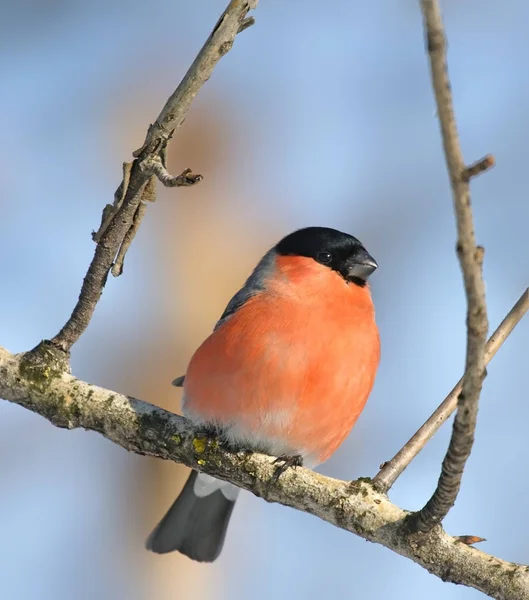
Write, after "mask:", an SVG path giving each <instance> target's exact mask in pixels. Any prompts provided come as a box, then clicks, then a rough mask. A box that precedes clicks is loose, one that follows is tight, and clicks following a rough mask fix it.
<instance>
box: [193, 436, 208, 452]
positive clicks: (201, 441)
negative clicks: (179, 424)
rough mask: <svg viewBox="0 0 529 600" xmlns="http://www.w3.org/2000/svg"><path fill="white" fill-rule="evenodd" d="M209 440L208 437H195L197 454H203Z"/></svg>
mask: <svg viewBox="0 0 529 600" xmlns="http://www.w3.org/2000/svg"><path fill="white" fill-rule="evenodd" d="M206 445H207V440H206V438H194V439H193V448H194V449H195V452H196V453H197V454H203V453H204V452H205V451H206Z"/></svg>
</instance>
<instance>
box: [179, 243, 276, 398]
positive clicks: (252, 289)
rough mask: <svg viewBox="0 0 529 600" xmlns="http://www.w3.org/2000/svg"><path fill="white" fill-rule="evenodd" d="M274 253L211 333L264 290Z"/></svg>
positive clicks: (182, 382) (258, 268)
mask: <svg viewBox="0 0 529 600" xmlns="http://www.w3.org/2000/svg"><path fill="white" fill-rule="evenodd" d="M275 257H276V252H275V249H274V248H272V250H269V251H268V252H267V253H266V254H265V255H264V256H263V258H262V259H261V260H260V261H259V262H258V264H257V266H256V267H255V269H254V270H253V272H252V274H251V275H250V277H248V279H247V280H246V282H245V284H244V285H243V286H242V288H241V289H240V290H239V291H238V292H237V293H236V294H235V296H233V298H232V299H231V300H230V301H229V302H228V305H227V306H226V308H225V309H224V312H223V313H222V315H221V317H220V319H219V320H218V321H217V323H216V325H215V327H214V328H213V331H216V330H217V329H218V328H219V327H220V326H221V325H222V324H223V323H224V322H225V321H226V320H227V319H229V318H230V317H231V316H232V315H233V314H235V313H236V312H237V311H238V310H239V308H241V306H243V305H244V304H246V302H247V301H248V300H249V299H250V298H251V297H252V296H255V294H258V293H259V292H262V291H263V290H264V289H265V288H266V284H265V281H266V278H267V276H268V275H269V274H270V273H271V272H272V271H273V269H274V263H275ZM184 380H185V375H181V376H180V377H177V378H176V379H175V380H174V381H173V385H174V386H175V387H183V385H184Z"/></svg>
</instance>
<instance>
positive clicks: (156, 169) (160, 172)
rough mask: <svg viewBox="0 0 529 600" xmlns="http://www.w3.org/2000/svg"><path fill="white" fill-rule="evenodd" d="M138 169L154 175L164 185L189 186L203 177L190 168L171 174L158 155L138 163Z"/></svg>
mask: <svg viewBox="0 0 529 600" xmlns="http://www.w3.org/2000/svg"><path fill="white" fill-rule="evenodd" d="M140 169H141V170H142V171H143V173H145V174H146V175H154V176H156V177H157V178H158V179H159V181H160V182H161V183H162V184H163V185H164V186H165V187H190V186H192V185H195V184H196V183H199V182H200V181H202V179H204V178H203V177H202V175H199V174H194V173H193V172H192V171H191V169H185V170H184V171H182V173H180V175H176V176H172V175H171V174H170V173H169V172H168V171H167V169H166V168H165V167H164V166H163V164H162V161H161V159H160V158H159V157H158V156H153V157H152V158H150V159H147V160H145V161H143V162H142V163H140Z"/></svg>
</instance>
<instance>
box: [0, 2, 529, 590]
mask: <svg viewBox="0 0 529 600" xmlns="http://www.w3.org/2000/svg"><path fill="white" fill-rule="evenodd" d="M226 3H227V2H226V0H203V1H202V2H191V1H185V0H180V1H178V0H151V1H150V2H139V1H137V0H104V1H103V0H94V1H93V2H80V1H75V0H68V1H67V0H45V1H44V0H19V1H18V2H16V3H15V2H8V1H7V0H2V1H0V8H1V12H2V21H1V22H0V69H1V80H2V93H1V95H0V129H1V131H2V143H1V144H0V256H1V257H2V259H1V260H0V281H1V286H2V293H1V294H0V344H2V345H3V346H5V347H7V348H8V349H9V350H11V351H13V352H18V351H22V350H26V349H29V348H31V347H33V346H34V345H35V344H37V343H38V342H39V341H40V340H41V339H42V338H46V337H50V336H53V335H54V334H55V333H56V332H57V331H58V330H59V328H60V327H61V326H62V325H63V324H64V322H65V320H66V318H67V317H68V315H69V314H70V311H71V309H72V307H73V305H74V303H75V301H76V299H77V295H78V292H79V289H80V284H81V281H82V278H83V276H84V274H85V272H86V269H87V266H88V264H89V261H90V260H91V258H92V254H93V250H94V246H93V242H92V241H91V238H90V232H91V231H92V229H97V227H98V225H99V222H100V215H101V210H102V208H103V206H104V205H105V204H106V203H108V202H111V201H112V195H113V193H114V190H115V188H116V187H117V185H118V183H119V181H120V178H121V163H122V162H123V161H124V160H129V159H130V156H131V152H132V151H133V150H135V149H136V148H138V147H139V146H140V145H141V144H142V143H143V140H144V136H145V132H146V128H147V126H148V125H149V123H151V122H152V121H153V120H154V119H155V118H156V116H157V114H158V112H159V110H160V109H161V107H162V105H163V104H164V102H165V100H166V98H167V97H168V95H169V94H170V93H171V91H172V90H173V89H174V87H175V86H176V85H177V84H178V82H179V81H180V79H181V78H182V76H183V75H184V73H185V71H186V69H187V67H188V66H189V65H190V64H191V62H192V60H193V59H194V57H195V55H196V53H197V52H198V50H199V49H200V47H201V46H202V44H203V43H204V41H205V39H206V37H207V35H208V34H209V33H210V30H211V29H212V27H213V25H214V24H215V22H216V20H217V18H218V16H219V14H220V13H221V12H222V10H223V9H224V7H225V4H226ZM443 9H444V12H445V20H446V26H447V30H448V35H449V42H450V46H449V64H450V74H451V78H452V84H453V90H454V97H455V104H456V112H457V117H458V122H459V127H460V132H461V140H462V144H463V149H464V153H465V157H466V160H467V162H469V163H470V162H472V161H474V160H476V159H478V158H480V157H481V156H483V155H484V154H486V153H487V152H492V153H493V154H494V155H495V157H496V160H497V166H496V167H495V168H494V169H493V170H492V171H491V172H490V173H488V174H486V175H483V176H481V177H479V178H478V179H476V180H475V181H474V182H473V185H472V192H473V199H474V208H475V218H476V226H477V235H478V240H479V243H481V244H483V245H484V246H485V247H486V250H487V253H486V260H485V276H486V281H487V291H488V305H489V309H490V323H491V328H495V327H496V326H497V324H498V323H499V322H500V320H501V319H502V318H503V316H504V314H505V313H506V312H507V311H508V310H509V309H510V307H511V305H512V304H513V303H514V302H515V301H516V299H517V298H518V296H519V295H520V293H521V292H522V290H523V288H524V287H525V286H526V285H527V273H528V270H529V252H528V246H527V223H528V222H529V204H528V202H527V178H526V176H525V171H526V151H527V150H526V149H527V139H528V137H529V118H528V117H527V106H528V104H529V76H527V45H528V42H527V40H528V30H527V28H528V25H527V24H528V23H529V4H528V3H527V2H524V1H523V0H511V2H507V3H499V2H495V1H494V0H467V1H466V2H464V3H463V2H456V1H454V0H446V1H445V2H443ZM255 17H256V20H257V24H256V25H255V26H254V27H252V28H251V29H249V30H248V31H245V32H244V33H243V34H241V35H240V36H239V37H238V38H237V40H236V43H235V46H234V48H233V50H232V52H230V53H229V54H228V55H227V56H226V57H225V58H224V59H222V61H221V62H220V64H219V65H218V67H217V68H216V69H215V72H214V74H213V76H212V78H211V79H210V81H209V82H208V83H207V84H206V86H205V87H204V88H203V89H202V90H201V91H200V94H199V96H198V98H197V99H196V101H195V103H194V104H193V106H192V109H191V111H190V112H189V114H188V117H187V120H186V122H185V124H184V125H183V127H182V128H181V129H180V130H179V131H178V134H177V136H176V138H175V140H174V142H173V143H172V145H171V150H170V168H171V171H172V172H173V173H175V174H176V173H179V172H181V171H182V170H183V169H184V168H186V167H192V168H193V170H194V171H195V172H199V173H202V174H203V175H204V178H205V179H204V181H203V182H202V183H200V184H199V185H197V186H196V187H195V188H192V189H180V190H169V191H167V190H160V193H159V197H158V201H157V203H156V204H155V205H153V206H149V209H148V212H147V217H146V219H145V222H144V224H143V226H142V228H141V230H140V233H139V235H138V237H137V238H136V240H135V242H134V244H133V246H132V249H131V250H130V252H129V254H128V256H127V259H126V262H125V272H124V275H123V277H121V278H120V279H118V280H114V279H112V278H111V279H109V282H108V284H107V287H106V289H105V292H104V295H103V298H102V301H101V302H100V304H99V305H98V308H97V311H96V314H95V316H94V319H93V321H92V323H91V325H90V327H89V329H88V331H87V332H86V334H85V335H84V336H83V337H82V339H81V341H80V342H79V343H78V344H77V345H76V346H75V348H74V351H73V357H72V360H73V365H72V366H73V370H74V373H75V375H77V376H78V377H80V378H82V379H86V380H88V381H91V382H93V383H97V384H99V385H102V386H107V387H111V388H114V389H117V390H119V391H121V392H124V393H127V394H130V395H134V396H136V397H139V398H142V399H144V400H147V401H149V402H153V403H156V404H159V405H162V406H164V407H165V408H168V409H170V410H173V411H175V412H178V410H179V402H180V391H178V390H175V388H172V387H171V386H170V382H171V380H172V379H173V378H174V377H175V376H177V375H180V374H181V373H183V372H184V371H185V368H186V365H187V362H188V360H189V358H190V356H191V354H192V352H193V351H194V349H195V348H196V347H197V345H198V344H199V343H200V342H201V341H202V340H203V339H204V338H205V337H206V336H207V335H208V333H209V332H210V330H211V329H212V327H213V325H214V323H215V321H216V320H217V318H218V317H219V316H220V314H221V313H222V311H223V309H224V306H225V304H226V302H227V301H228V300H229V298H230V297H231V296H232V294H233V293H234V291H236V290H237V289H238V287H239V286H240V285H241V284H242V283H243V281H244V279H245V278H246V276H247V275H248V273H249V271H250V269H251V268H252V267H253V266H254V264H255V263H256V262H257V260H258V259H259V258H260V257H261V255H262V254H264V252H265V251H266V250H267V249H268V248H269V247H270V246H272V245H273V244H275V242H276V241H277V240H278V239H279V238H280V237H282V236H283V235H284V234H286V233H287V232H290V231H291V230H293V229H296V228H299V227H302V226H306V225H326V226H331V227H336V228H339V229H342V230H345V231H348V232H351V233H353V234H354V235H356V236H357V237H359V238H360V239H361V240H362V241H364V243H365V244H366V246H367V248H368V249H369V251H370V252H371V253H372V254H373V255H374V256H375V257H376V259H377V261H378V262H379V265H380V268H379V270H378V271H377V273H376V276H375V277H374V278H373V280H372V287H373V294H374V298H375V303H376V306H377V315H378V323H379V326H380V330H381V337H382V344H383V352H382V362H381V366H380V371H379V375H378V379H377V382H376V386H375V389H374V392H373V394H372V396H371V399H370V402H369V403H368V406H367V408H366V410H365V412H364V414H363V415H362V417H361V418H360V420H359V422H358V424H357V425H356V428H355V430H354V432H353V434H352V435H351V436H350V438H349V440H348V441H347V443H345V444H344V445H343V447H342V448H341V449H340V451H339V452H338V453H337V454H336V456H335V457H334V458H333V459H332V460H331V461H329V463H328V464H326V465H325V466H323V467H322V468H321V471H322V472H324V473H326V474H329V475H331V476H335V477H340V478H343V479H353V478H357V477H360V476H372V475H374V474H375V473H376V472H377V469H378V466H379V464H380V463H382V462H383V461H384V460H387V459H389V458H390V457H391V456H393V454H394V453H395V452H396V451H397V450H398V449H399V448H400V447H401V446H402V444H403V443H404V442H405V441H406V440H407V439H408V438H409V436H410V435H411V434H412V433H413V432H414V431H415V430H416V429H417V427H418V426H419V425H420V424H422V422H423V421H424V420H425V418H426V417H428V416H429V414H430V413H431V412H432V410H433V409H434V408H435V407H436V406H437V405H438V403H439V402H440V401H441V399H442V398H443V397H444V396H445V394H446V393H447V392H448V391H449V390H450V389H451V387H452V386H453V384H454V383H455V382H456V380H457V379H458V378H459V376H460V375H461V373H462V369H463V364H464V347H465V327H464V326H465V299H464V295H463V286H462V281H461V275H460V271H459V266H458V263H457V260H456V256H455V252H454V247H455V227H454V217H453V212H452V206H451V195H450V189H449V185H448V177H447V174H446V170H445V164H444V158H443V154H442V147H441V142H440V135H439V128H438V122H437V119H436V116H435V106H434V99H433V95H432V90H431V85H430V78H429V71H428V65H427V59H426V55H425V49H424V39H423V32H422V21H421V16H420V12H419V7H418V2H417V1H415V0H406V1H404V2H394V1H393V0H381V1H380V2H376V3H369V2H347V1H345V0H327V1H326V2H321V1H311V0H305V1H304V2H284V1H282V0H266V1H265V0H262V1H261V2H260V5H259V7H258V10H257V11H256V12H255ZM528 351H529V319H526V320H525V321H524V322H522V324H521V325H520V326H519V327H518V329H517V330H516V332H515V333H514V334H513V335H512V337H511V338H510V339H509V340H508V341H507V343H506V344H505V347H504V348H502V349H501V351H500V352H499V354H498V356H497V357H496V358H495V359H494V361H493V363H492V364H491V366H490V368H489V375H488V377H487V379H486V382H485V387H484V391H483V396H482V401H481V407H480V414H479V426H478V432H477V439H476V444H475V448H474V451H473V453H472V456H471V459H470V461H469V463H468V466H467V469H466V471H465V477H464V483H463V488H462V491H461V494H460V496H459V499H458V501H457V504H456V507H455V508H454V510H453V511H452V512H451V513H450V515H449V516H448V518H447V520H446V528H447V530H448V531H449V532H450V533H452V534H454V535H462V534H472V535H478V536H482V537H484V538H487V540H488V541H487V542H485V543H483V544H481V546H480V548H482V549H483V550H485V551H487V552H491V553H493V554H497V555H499V556H500V557H502V558H505V559H508V560H513V561H519V562H525V563H527V562H529V543H528V534H529V525H528V526H527V527H524V526H523V525H522V526H520V520H519V513H520V511H525V509H526V503H527V498H528V497H529V479H528V478H527V477H525V468H524V466H523V465H525V459H526V457H527V455H528V452H529V442H528V441H527V436H526V432H527V421H528V419H529V404H528V403H527V389H528V387H529V370H528V369H527V356H528ZM449 429H450V428H449V427H445V428H444V429H443V430H442V431H441V432H439V434H438V435H437V436H436V438H435V439H434V440H433V441H432V443H430V444H429V445H428V447H427V448H426V449H425V450H424V451H423V453H422V454H421V455H420V457H419V458H418V459H417V460H415V461H414V462H413V464H412V465H411V466H410V467H409V468H408V470H407V471H406V472H405V474H404V475H403V476H402V477H401V478H400V479H399V480H398V482H397V484H396V485H395V487H394V488H393V489H392V491H391V494H390V497H391V499H392V500H393V501H394V502H396V503H397V504H399V505H401V506H403V507H404V508H408V509H417V508H419V507H421V506H422V504H423V503H424V501H425V500H426V499H427V498H428V497H429V495H430V494H431V492H432V490H433V488H434V486H435V484H436V481H437V478H438V475H439V470H440V462H441V459H442V457H443V455H444V452H445V450H446V447H447V443H448V436H449V433H450V431H449ZM185 476H186V469H185V468H183V467H179V466H177V465H173V464H166V463H164V462H163V461H160V460H154V459H149V458H144V457H139V456H135V455H133V454H129V453H127V452H125V451H124V450H123V449H121V448H119V447H117V446H115V445H113V444H111V443H110V442H108V441H106V440H105V439H103V438H102V437H101V436H99V435H97V434H95V433H87V432H84V431H73V432H68V431H63V430H59V429H55V428H53V427H51V426H50V425H49V424H48V423H47V422H45V421H44V420H43V419H42V418H40V417H38V416H36V415H33V414H31V413H29V412H27V411H24V410H23V409H22V408H19V407H17V406H13V405H10V404H8V403H6V402H4V403H0V481H1V493H0V531H1V532H2V540H3V542H2V543H1V544H0V597H2V598H12V599H16V600H33V599H37V598H38V599H41V600H47V599H53V600H63V599H64V600H66V599H68V600H69V599H70V598H73V597H75V598H76V599H79V600H84V599H92V598H98V599H100V600H107V599H108V600H110V599H112V600H115V599H122V598H123V599H124V598H127V599H128V600H154V599H156V600H169V599H176V600H178V599H180V598H188V597H191V596H190V595H191V594H192V597H193V598H216V599H219V600H220V599H223V600H228V599H229V600H242V599H244V598H249V597H251V598H254V599H255V600H265V599H268V598H304V599H307V600H311V599H313V598H314V599H316V598H321V597H322V595H325V596H326V597H351V598H353V597H354V598H363V599H365V600H375V599H380V598H388V599H392V600H401V599H409V598H423V597H427V598H429V599H430V600H436V599H441V598H442V599H443V600H448V599H450V600H456V599H464V600H471V599H473V598H478V597H481V595H480V594H479V593H477V592H475V591H474V590H470V589H466V588H463V587H461V586H458V587H456V586H453V585H451V584H445V583H442V582H441V581H440V580H439V579H437V578H435V577H433V576H431V575H429V574H428V573H427V572H426V571H424V570H423V569H421V568H420V567H418V566H416V565H415V564H413V563H412V562H410V561H409V560H406V559H404V558H401V557H400V556H397V555H396V554H393V553H392V552H390V551H388V550H386V549H384V548H382V547H380V546H376V545H373V544H368V543H366V542H365V541H364V540H362V539H360V538H357V537H355V536H353V535H350V534H348V533H346V532H343V531H340V530H338V529H336V528H333V527H332V526H330V525H328V524H327V523H324V522H322V521H319V520H318V519H316V518H315V517H311V516H309V515H306V514H302V513H299V512H296V511H293V510H291V509H287V508H284V507H282V506H278V505H271V504H267V503H265V502H264V501H262V500H259V499H257V498H254V497H253V496H251V495H250V494H247V493H245V494H243V495H242V496H241V499H240V501H239V502H238V506H237V509H236V511H235V513H234V516H233V519H232V523H231V527H230V532H229V536H228V538H227V542H226V545H225V549H224V552H223V554H222V556H221V558H220V559H219V560H218V562H216V563H214V564H213V565H199V564H196V563H192V562H191V561H189V560H188V559H187V558H185V557H182V556H180V555H178V554H171V555H166V556H156V555H154V554H151V553H148V552H147V551H146V550H144V540H145V538H146V536H147V535H148V534H149V532H150V531H151V529H152V528H153V526H154V525H155V524H156V523H157V521H158V520H159V518H160V517H161V516H162V515H163V513H164V512H165V510H166V509H167V507H168V506H169V504H170V503H171V502H172V501H173V499H174V497H175V496H176V494H177V493H178V491H179V489H180V487H181V485H182V484H183V481H184V478H185ZM506 481H508V492H507V494H508V495H507V496H506V492H505V488H504V486H503V485H502V482H506ZM507 503H508V507H509V508H508V509H507V510H506V508H507Z"/></svg>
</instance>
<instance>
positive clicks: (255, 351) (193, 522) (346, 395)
mask: <svg viewBox="0 0 529 600" xmlns="http://www.w3.org/2000/svg"><path fill="white" fill-rule="evenodd" d="M377 268H378V264H377V262H376V261H375V259H374V258H373V257H372V256H371V255H370V254H369V253H368V252H367V250H366V249H365V247H364V246H363V244H362V243H361V242H360V241H359V240H358V239H357V238H355V237H353V236H352V235H349V234H347V233H343V232H341V231H338V230H336V229H332V228H329V227H305V228H303V229H298V230H296V231H294V232H293V233H290V234H289V235H287V236H285V237H284V238H282V239H281V240H280V241H279V242H278V243H277V244H276V245H275V246H274V247H273V248H272V249H270V250H269V251H268V252H267V253H266V254H265V255H264V256H263V258H262V259H261V260H260V261H259V263H258V264H257V266H256V267H255V269H254V270H253V272H252V273H251V275H250V276H249V277H248V279H247V280H246V282H245V284H244V285H243V287H242V288H241V289H240V290H239V291H238V292H237V293H236V294H235V295H234V296H233V298H232V299H231V300H230V301H229V303H228V305H227V306H226V309H225V310H224V313H223V314H222V315H221V317H220V319H219V320H218V322H217V324H216V325H215V327H214V329H213V332H212V333H211V335H210V336H209V337H207V338H206V339H205V341H204V342H203V343H202V344H201V345H200V346H199V347H198V349H197V350H196V352H195V353H194V354H193V356H192V357H191V360H190V362H189V365H188V368H187V370H186V373H185V375H184V376H181V377H178V378H176V379H175V380H174V381H173V385H175V386H177V387H183V398H182V413H183V415H184V416H185V417H187V418H189V419H190V420H191V421H192V422H193V423H194V424H195V425H197V426H199V427H201V428H204V429H206V430H213V431H215V432H216V433H217V435H218V436H219V438H220V439H221V440H222V441H224V442H226V443H227V444H229V445H230V446H231V447H234V448H237V449H242V450H249V451H256V452H262V453H265V454H269V455H271V456H274V457H278V460H282V461H283V468H287V467H288V466H296V465H301V464H303V466H305V467H308V468H315V467H316V466H318V465H320V464H321V463H323V462H325V461H326V460H327V459H328V458H329V457H330V456H331V455H332V454H333V453H334V452H335V451H336V450H337V449H338V447H339V446H340V445H341V444H342V442H343V441H344V440H345V438H346V437H347V436H348V434H349V433H350V431H351V429H352V428H353V426H354V424H355V423H356V421H357V419H358V417H359V416H360V413H361V412H362V410H363V409H364V406H365V404H366V402H367V399H368V396H369V395H370V393H371V391H372V388H373V385H374V382H375V376H376V373H377V370H378V366H379V362H380V337H379V331H378V327H377V324H376V319H375V308H374V305H373V301H372V298H371V292H370V288H369V284H368V279H369V277H370V275H372V273H373V272H374V271H375V270H376V269H377ZM239 491H240V489H239V488H238V487H236V486H235V485H233V484H231V483H229V482H225V481H221V480H218V479H215V478H214V477H212V476H211V475H208V474H205V473H199V472H197V471H196V470H192V471H191V474H190V476H189V478H188V480H187V482H186V484H185V485H184V487H183V489H182V491H181V493H180V495H179V496H178V498H177V499H176V501H175V502H174V503H173V505H172V506H171V507H170V508H169V510H168V512H167V514H166V515H165V516H164V517H163V519H162V520H161V521H160V523H159V524H158V525H157V527H156V528H155V529H154V530H153V532H152V533H151V535H150V536H149V537H148V539H147V542H146V547H147V549H148V550H151V551H153V552H155V553H158V554H165V553H168V552H173V551H179V552H180V553H181V554H184V555H185V556H187V557H189V558H190V559H192V560H195V561H198V562H206V563H211V562H213V561H215V560H216V559H217V558H218V557H219V555H220V553H221V550H222V548H223V545H224V541H225V537H226V531H227V528H228V523H229V521H230V517H231V515H232V512H233V508H234V506H235V502H236V500H237V497H238V495H239Z"/></svg>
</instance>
